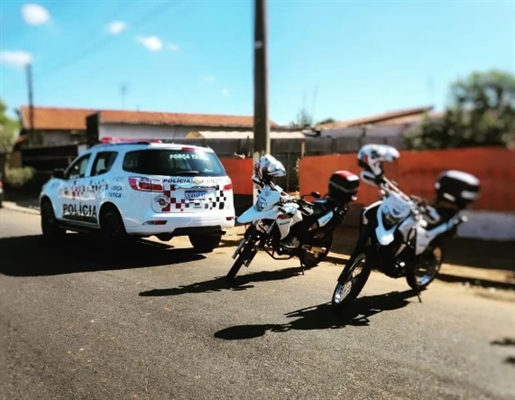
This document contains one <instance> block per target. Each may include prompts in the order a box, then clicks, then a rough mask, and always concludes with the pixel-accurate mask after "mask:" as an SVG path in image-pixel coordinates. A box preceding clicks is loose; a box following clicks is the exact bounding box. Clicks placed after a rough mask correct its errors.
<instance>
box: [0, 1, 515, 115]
mask: <svg viewBox="0 0 515 400" xmlns="http://www.w3.org/2000/svg"><path fill="white" fill-rule="evenodd" d="M268 28H269V33H268V36H269V90H270V94H269V96H270V99H269V100H270V116H271V118H272V119H273V120H274V121H276V122H278V123H289V122H290V121H291V120H293V119H294V118H295V116H296V114H297V112H298V110H299V108H300V107H302V106H303V105H305V106H306V107H307V108H308V110H309V111H310V112H312V113H313V114H314V116H315V119H316V120H320V119H323V118H327V117H333V118H336V119H339V120H343V119H350V118H357V117H361V116H366V115H370V114H375V113H381V112H386V111H391V110H397V109H402V108H410V107H417V106H424V105H427V104H434V105H435V106H436V107H437V108H438V109H441V108H442V107H443V106H444V104H445V101H446V94H447V89H448V86H449V84H450V83H451V82H452V81H454V80H455V79H456V78H459V77H463V76H466V75H467V74H469V73H470V72H471V71H473V70H488V69H490V68H499V69H503V70H506V71H511V72H515V1H513V0H507V1H472V0H470V1H452V0H444V1H440V0H432V1H417V0H411V1H400V0H399V1H389V0H382V1H367V0H359V1H345V0H340V1H324V0H311V1H303V0H293V1H286V0H282V1H281V0H275V1H274V0H269V1H268ZM0 30H1V31H0V38H1V39H0V40H1V42H0V50H1V53H0V61H1V65H0V90H1V92H0V95H1V97H2V99H3V100H4V101H5V102H6V103H7V104H8V106H9V107H11V108H13V107H18V106H20V105H22V104H26V103H27V102H28V100H27V85H26V77H25V72H24V69H23V68H24V67H23V63H24V62H27V61H28V60H31V61H32V63H33V79H34V101H35V103H36V105H41V106H60V107H87V108H95V109H97V108H98V109H103V108H109V109H121V108H122V106H123V105H124V106H125V109H132V110H135V109H140V110H148V111H169V112H195V113H211V114H235V115H252V113H253V52H252V49H253V1H251V0H232V1H230V0H224V1H222V0H210V1H195V0H182V1H181V0H175V1H174V0H169V1H160V2H158V1H149V0H139V1H120V0H102V1H97V0H89V1H80V0H73V1H71V0H67V1H39V2H38V1H37V0H36V1H35V2H34V3H32V2H24V1H18V0H3V1H2V2H1V3H0ZM123 84H125V85H126V87H127V91H126V96H125V101H124V103H123V102H122V95H121V86H122V85H123Z"/></svg>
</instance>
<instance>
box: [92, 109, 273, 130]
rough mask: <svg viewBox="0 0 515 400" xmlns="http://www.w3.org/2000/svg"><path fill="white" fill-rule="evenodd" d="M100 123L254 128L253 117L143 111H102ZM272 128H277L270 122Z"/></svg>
mask: <svg viewBox="0 0 515 400" xmlns="http://www.w3.org/2000/svg"><path fill="white" fill-rule="evenodd" d="M100 121H101V122H105V123H116V122H118V123H128V124H141V125H146V124H151V125H175V126H177V125H185V126H203V127H204V126H205V127H231V128H252V127H253V126H254V118H253V117H244V116H237V115H213V114H184V113H181V114H179V113H163V112H147V111H145V112H142V111H101V112H100ZM270 125H271V126H277V124H276V123H275V122H273V121H270Z"/></svg>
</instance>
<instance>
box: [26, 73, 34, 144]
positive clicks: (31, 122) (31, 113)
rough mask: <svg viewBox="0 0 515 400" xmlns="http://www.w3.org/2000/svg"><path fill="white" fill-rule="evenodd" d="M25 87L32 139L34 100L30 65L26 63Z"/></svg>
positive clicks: (32, 136)
mask: <svg viewBox="0 0 515 400" xmlns="http://www.w3.org/2000/svg"><path fill="white" fill-rule="evenodd" d="M26 70H27V87H28V90H29V121H30V137H31V138H32V139H31V140H33V138H34V99H33V93H32V64H31V63H27V66H26Z"/></svg>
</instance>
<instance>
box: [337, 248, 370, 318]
mask: <svg viewBox="0 0 515 400" xmlns="http://www.w3.org/2000/svg"><path fill="white" fill-rule="evenodd" d="M370 272H371V270H370V268H369V266H368V265H367V260H366V255H365V254H364V253H360V254H358V255H356V256H355V257H351V259H350V260H349V263H348V264H347V265H346V266H345V269H344V270H343V272H342V276H343V277H344V279H343V283H340V282H338V283H337V284H336V287H335V289H334V292H333V297H332V301H331V305H332V308H333V310H334V311H335V312H336V313H341V312H342V311H343V310H344V309H345V308H346V307H348V306H349V305H350V304H351V303H352V302H353V301H354V300H355V299H356V298H357V297H358V296H359V294H360V292H361V290H363V287H364V286H365V283H367V280H368V277H369V276H370ZM339 280H340V279H339Z"/></svg>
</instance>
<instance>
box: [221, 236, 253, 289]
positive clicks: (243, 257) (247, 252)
mask: <svg viewBox="0 0 515 400" xmlns="http://www.w3.org/2000/svg"><path fill="white" fill-rule="evenodd" d="M255 244H256V238H255V236H254V235H252V236H251V237H250V238H249V239H248V240H247V243H245V246H243V249H242V250H241V252H240V254H239V255H238V257H237V258H236V261H234V264H233V265H232V267H231V269H230V270H229V272H228V273H227V276H226V279H227V281H229V282H232V281H233V280H234V278H235V277H236V274H237V273H238V272H239V270H240V268H241V267H242V266H243V264H244V263H245V261H247V260H249V259H250V260H252V259H253V258H254V256H255V255H256V253H257V250H254V247H255Z"/></svg>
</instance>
